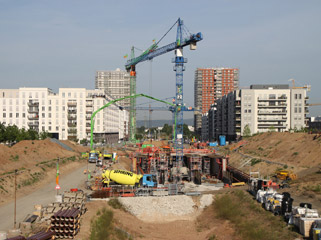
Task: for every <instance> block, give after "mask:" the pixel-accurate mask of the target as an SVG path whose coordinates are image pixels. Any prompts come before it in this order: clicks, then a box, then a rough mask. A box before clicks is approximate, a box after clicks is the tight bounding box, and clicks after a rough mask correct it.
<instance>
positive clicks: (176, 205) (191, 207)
mask: <svg viewBox="0 0 321 240" xmlns="http://www.w3.org/2000/svg"><path fill="white" fill-rule="evenodd" d="M119 201H120V202H121V203H122V204H123V205H124V207H125V208H126V209H127V211H129V212H130V213H131V214H133V215H135V216H136V217H137V218H139V219H140V220H143V221H149V222H151V221H175V220H185V219H186V220H189V219H191V218H193V217H195V215H197V214H198V213H199V212H200V211H199V210H198V209H199V208H200V209H203V208H205V207H206V206H209V205H210V204H211V203H212V202H213V196H212V195H211V194H206V195H202V196H201V197H200V203H198V204H197V201H194V200H193V198H192V197H190V196H186V195H177V196H166V197H135V198H119Z"/></svg>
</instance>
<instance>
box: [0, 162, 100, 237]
mask: <svg viewBox="0 0 321 240" xmlns="http://www.w3.org/2000/svg"><path fill="white" fill-rule="evenodd" d="M89 166H90V167H89V168H90V169H91V170H92V169H94V165H89ZM85 169H87V165H86V166H83V167H80V168H78V169H76V170H74V171H73V172H71V173H69V174H68V175H66V176H61V177H60V179H59V185H60V187H61V189H60V190H59V192H61V193H62V192H63V191H66V190H69V189H70V188H77V187H79V186H80V185H81V184H83V183H84V181H85V180H86V178H87V175H85V174H84V173H83V172H84V170H85ZM55 186H56V183H55V182H52V183H50V184H47V185H45V186H44V187H42V188H40V189H38V190H36V191H35V192H33V193H31V194H29V195H26V196H24V197H22V198H19V199H18V200H17V227H19V223H20V222H21V221H23V220H24V218H25V217H26V216H27V215H28V214H31V213H32V212H34V211H35V209H34V205H36V204H41V205H43V206H44V205H47V204H49V203H52V202H54V201H55V195H56V190H55ZM0 216H1V217H0V231H7V230H9V229H13V223H14V202H12V203H9V204H6V205H4V206H1V207H0Z"/></svg>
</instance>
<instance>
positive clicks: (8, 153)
mask: <svg viewBox="0 0 321 240" xmlns="http://www.w3.org/2000/svg"><path fill="white" fill-rule="evenodd" d="M64 143H65V144H66V145H67V144H68V146H70V147H71V148H72V149H74V152H72V151H68V150H66V149H64V148H63V147H61V146H60V145H59V144H57V143H54V142H52V141H50V139H46V140H24V141H21V142H19V143H17V144H15V145H14V146H12V147H7V146H4V145H0V164H1V169H0V174H3V173H5V172H8V171H12V170H14V169H21V168H22V167H23V168H31V167H32V166H35V165H36V164H37V163H41V162H44V161H48V160H52V159H55V158H58V157H59V158H68V157H72V156H79V153H80V152H82V151H84V150H86V149H87V150H88V148H84V147H83V146H78V145H73V143H71V142H69V141H64Z"/></svg>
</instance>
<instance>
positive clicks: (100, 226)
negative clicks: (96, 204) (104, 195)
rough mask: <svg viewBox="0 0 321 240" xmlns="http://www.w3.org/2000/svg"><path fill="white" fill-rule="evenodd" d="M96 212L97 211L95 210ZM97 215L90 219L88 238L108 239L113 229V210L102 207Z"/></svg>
mask: <svg viewBox="0 0 321 240" xmlns="http://www.w3.org/2000/svg"><path fill="white" fill-rule="evenodd" d="M97 214H98V212H97ZM98 215H99V217H98V218H97V219H96V220H92V221H91V226H90V228H91V232H90V238H89V239H90V240H109V239H110V238H111V232H112V230H113V227H112V220H113V212H112V211H110V210H107V209H106V208H103V209H102V211H99V214H98Z"/></svg>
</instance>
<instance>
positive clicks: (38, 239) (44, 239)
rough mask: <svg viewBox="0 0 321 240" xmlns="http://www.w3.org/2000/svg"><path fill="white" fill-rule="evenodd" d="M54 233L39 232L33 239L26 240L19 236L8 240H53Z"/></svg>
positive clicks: (26, 239) (27, 239)
mask: <svg viewBox="0 0 321 240" xmlns="http://www.w3.org/2000/svg"><path fill="white" fill-rule="evenodd" d="M53 235H54V233H53V232H39V233H37V234H35V235H32V236H31V237H28V238H25V237H23V236H17V237H13V238H7V240H49V239H52V236H53Z"/></svg>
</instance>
